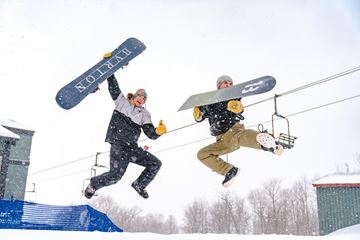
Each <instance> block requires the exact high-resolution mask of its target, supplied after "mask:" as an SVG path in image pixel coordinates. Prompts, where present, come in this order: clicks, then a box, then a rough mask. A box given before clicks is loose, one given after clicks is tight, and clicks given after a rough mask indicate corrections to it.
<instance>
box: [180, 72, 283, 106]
mask: <svg viewBox="0 0 360 240" xmlns="http://www.w3.org/2000/svg"><path fill="white" fill-rule="evenodd" d="M275 85H276V80H275V78H273V77H271V76H263V77H260V78H256V79H253V80H250V81H247V82H243V83H239V84H237V85H234V86H232V87H229V88H223V89H219V90H215V91H210V92H205V93H199V94H195V95H192V96H190V97H189V98H188V99H187V100H186V101H185V102H184V103H183V105H182V106H181V107H180V108H179V110H178V111H182V110H186V109H189V108H194V107H199V106H204V105H209V104H213V103H218V102H223V101H227V100H230V99H236V98H243V97H247V96H251V95H256V94H261V93H265V92H268V91H270V90H272V89H273V88H274V87H275Z"/></svg>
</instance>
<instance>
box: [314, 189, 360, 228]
mask: <svg viewBox="0 0 360 240" xmlns="http://www.w3.org/2000/svg"><path fill="white" fill-rule="evenodd" d="M316 193H317V204H318V214H319V229H320V235H326V234H328V233H331V232H333V231H336V230H338V229H340V228H344V227H348V226H352V225H355V224H360V187H318V188H317V189H316Z"/></svg>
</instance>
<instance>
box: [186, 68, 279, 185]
mask: <svg viewBox="0 0 360 240" xmlns="http://www.w3.org/2000/svg"><path fill="white" fill-rule="evenodd" d="M232 85H233V81H232V79H231V77H230V76H227V75H222V76H220V77H219V78H218V80H217V88H218V89H222V88H227V87H231V86H232ZM243 112H244V108H243V105H242V103H241V98H240V99H232V100H229V101H224V102H219V103H214V104H210V105H205V106H200V107H195V108H194V110H193V115H194V119H195V121H196V122H201V121H203V120H205V119H206V118H207V119H208V120H209V124H210V132H211V135H213V136H215V137H216V142H215V143H212V144H210V145H208V146H206V147H204V148H202V149H200V151H199V152H198V154H197V158H198V159H199V160H200V161H201V162H202V163H203V164H205V165H206V166H207V167H209V168H210V169H211V170H213V171H214V172H217V173H218V174H220V175H223V176H225V179H224V181H223V182H222V185H223V186H224V187H229V186H230V185H231V184H232V182H233V181H234V179H235V177H236V176H238V174H239V172H240V171H239V169H238V168H237V167H234V166H233V165H232V164H230V163H228V162H226V161H224V160H223V159H221V158H220V156H221V155H225V154H228V153H231V152H233V151H235V150H237V149H239V148H240V147H249V148H254V149H259V150H265V151H270V152H272V153H275V154H277V155H281V154H282V153H283V151H284V149H283V147H282V146H281V145H279V144H277V143H276V142H275V139H274V137H273V136H272V135H270V134H268V133H266V132H258V131H255V130H252V129H246V128H245V127H244V125H243V124H241V123H240V120H244V117H243V116H242V113H243Z"/></svg>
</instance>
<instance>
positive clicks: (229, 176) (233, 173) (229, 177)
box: [222, 167, 240, 188]
mask: <svg viewBox="0 0 360 240" xmlns="http://www.w3.org/2000/svg"><path fill="white" fill-rule="evenodd" d="M239 174H240V170H239V169H238V168H237V167H232V168H231V169H230V170H229V171H228V172H227V173H226V174H225V179H224V181H223V182H222V185H223V187H224V188H227V187H229V186H230V185H231V184H232V183H233V182H234V180H235V178H236V177H237V176H239Z"/></svg>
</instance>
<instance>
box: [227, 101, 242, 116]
mask: <svg viewBox="0 0 360 240" xmlns="http://www.w3.org/2000/svg"><path fill="white" fill-rule="evenodd" d="M227 110H229V111H231V112H233V113H241V112H242V111H244V106H243V105H242V103H241V102H240V101H239V100H231V101H229V102H228V104H227Z"/></svg>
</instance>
